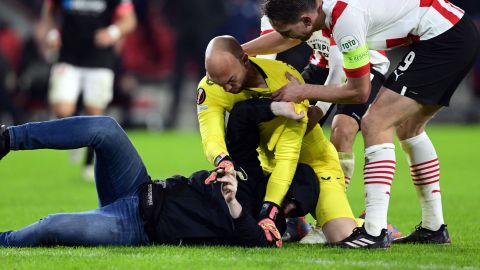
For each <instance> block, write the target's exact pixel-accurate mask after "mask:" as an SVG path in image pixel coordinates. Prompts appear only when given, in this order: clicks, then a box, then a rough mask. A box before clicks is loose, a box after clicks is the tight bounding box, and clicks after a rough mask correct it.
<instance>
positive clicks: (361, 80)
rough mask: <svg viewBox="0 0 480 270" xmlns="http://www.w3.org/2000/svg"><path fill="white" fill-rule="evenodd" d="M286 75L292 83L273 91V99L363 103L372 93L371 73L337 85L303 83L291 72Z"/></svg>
mask: <svg viewBox="0 0 480 270" xmlns="http://www.w3.org/2000/svg"><path fill="white" fill-rule="evenodd" d="M286 76H287V78H288V79H289V80H290V83H289V84H287V85H285V86H284V87H282V88H281V89H280V90H278V91H277V92H275V93H273V95H272V98H273V100H276V101H293V102H299V101H302V100H304V99H309V100H321V101H327V102H332V103H340V104H341V103H347V104H362V103H365V102H367V100H368V97H369V95H370V87H371V84H370V73H366V74H364V75H362V76H361V77H358V78H348V81H347V82H346V83H344V84H336V85H315V84H301V83H300V82H299V81H298V80H297V79H296V78H294V77H293V76H292V75H290V74H289V73H287V74H286Z"/></svg>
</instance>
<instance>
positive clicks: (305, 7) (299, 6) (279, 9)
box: [262, 0, 317, 24]
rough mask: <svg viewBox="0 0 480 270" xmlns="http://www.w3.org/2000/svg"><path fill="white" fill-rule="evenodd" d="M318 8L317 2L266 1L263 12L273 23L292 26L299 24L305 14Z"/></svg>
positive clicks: (311, 0) (304, 0) (302, 0)
mask: <svg viewBox="0 0 480 270" xmlns="http://www.w3.org/2000/svg"><path fill="white" fill-rule="evenodd" d="M316 7H317V1H316V0H264V1H263V4H262V11H263V14H265V15H266V16H267V17H268V18H269V19H270V20H272V21H276V22H280V23H282V24H291V23H296V22H298V20H299V19H300V16H301V15H302V14H303V13H305V12H306V11H309V10H312V9H315V8H316Z"/></svg>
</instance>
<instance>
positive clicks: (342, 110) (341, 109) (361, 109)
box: [335, 68, 385, 127]
mask: <svg viewBox="0 0 480 270" xmlns="http://www.w3.org/2000/svg"><path fill="white" fill-rule="evenodd" d="M372 76H373V77H372ZM370 78H371V84H372V87H371V90H370V96H369V97H368V101H367V103H364V104H337V111H336V112H335V115H338V114H345V115H348V116H350V117H352V118H353V119H355V120H356V121H357V123H358V126H359V127H360V122H361V120H362V117H363V115H364V114H365V113H366V112H367V110H368V108H369V107H370V105H371V104H372V102H373V101H374V100H375V98H376V97H377V94H378V91H380V88H381V87H382V84H383V82H384V81H385V76H383V74H382V73H380V72H378V71H376V70H374V69H373V68H372V69H370Z"/></svg>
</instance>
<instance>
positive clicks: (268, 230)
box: [258, 202, 282, 247]
mask: <svg viewBox="0 0 480 270" xmlns="http://www.w3.org/2000/svg"><path fill="white" fill-rule="evenodd" d="M278 212H279V207H278V205H276V204H274V203H271V202H264V203H263V205H262V210H261V211H260V218H259V219H260V221H259V222H258V226H260V227H261V228H262V229H263V232H264V233H265V238H266V239H267V241H268V242H272V243H274V244H275V246H277V247H282V235H281V234H280V231H279V230H278V229H277V226H276V225H275V220H276V219H277V217H278Z"/></svg>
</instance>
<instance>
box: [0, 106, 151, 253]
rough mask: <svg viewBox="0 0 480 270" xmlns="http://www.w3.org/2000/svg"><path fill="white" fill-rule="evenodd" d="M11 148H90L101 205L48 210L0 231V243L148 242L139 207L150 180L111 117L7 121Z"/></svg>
mask: <svg viewBox="0 0 480 270" xmlns="http://www.w3.org/2000/svg"><path fill="white" fill-rule="evenodd" d="M9 132H10V146H11V150H33V149H74V148H80V147H85V146H91V147H93V148H94V150H95V183H96V187H97V193H98V200H99V204H100V207H99V208H98V209H96V210H92V211H87V212H81V213H62V214H53V215H48V216H47V217H45V218H43V219H41V220H40V221H38V222H36V223H34V224H31V225H29V226H27V227H24V228H22V229H19V230H15V231H8V232H3V233H0V246H5V247H31V246H49V245H75V246H97V245H141V244H147V243H148V237H147V235H146V234H145V232H144V228H143V220H142V218H141V216H140V213H139V208H138V190H139V187H140V186H141V185H142V184H144V183H146V182H149V181H150V177H149V176H148V173H147V170H146V168H145V165H144V164H143V161H142V159H141V158H140V156H139V155H138V153H137V151H136V150H135V147H134V146H133V145H132V143H131V142H130V140H129V139H128V137H127V135H126V134H125V132H124V131H123V129H122V128H121V127H120V126H119V125H118V123H117V122H116V121H115V120H113V119H112V118H110V117H104V116H99V117H88V116H87V117H71V118H65V119H59V120H53V121H47V122H39V123H28V124H24V125H20V126H13V127H9Z"/></svg>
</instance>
